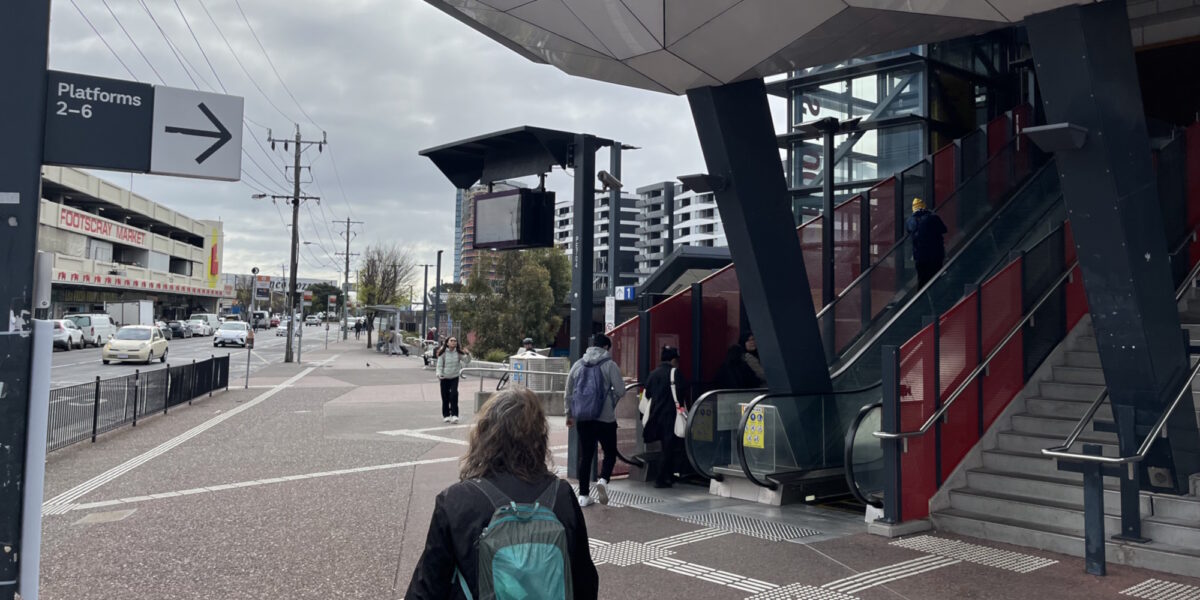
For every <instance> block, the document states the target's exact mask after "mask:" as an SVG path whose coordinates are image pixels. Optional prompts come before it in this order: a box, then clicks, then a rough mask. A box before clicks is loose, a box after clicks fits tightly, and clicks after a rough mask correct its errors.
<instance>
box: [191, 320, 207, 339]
mask: <svg viewBox="0 0 1200 600" xmlns="http://www.w3.org/2000/svg"><path fill="white" fill-rule="evenodd" d="M187 325H188V328H189V329H191V330H192V335H200V336H208V335H212V334H213V328H212V326H211V325H209V324H208V321H205V320H202V319H192V320H190V321H188V322H187Z"/></svg>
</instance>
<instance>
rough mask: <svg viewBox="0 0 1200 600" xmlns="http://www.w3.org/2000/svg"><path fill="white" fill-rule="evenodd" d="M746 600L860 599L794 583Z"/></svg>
mask: <svg viewBox="0 0 1200 600" xmlns="http://www.w3.org/2000/svg"><path fill="white" fill-rule="evenodd" d="M746 600H858V597H857V596H851V595H849V594H843V593H842V592H838V591H834V590H827V589H825V588H819V587H816V586H812V585H805V584H800V583H793V584H791V585H785V586H783V587H781V588H775V589H773V590H771V591H768V592H763V593H761V594H755V595H753V596H750V597H749V598H746Z"/></svg>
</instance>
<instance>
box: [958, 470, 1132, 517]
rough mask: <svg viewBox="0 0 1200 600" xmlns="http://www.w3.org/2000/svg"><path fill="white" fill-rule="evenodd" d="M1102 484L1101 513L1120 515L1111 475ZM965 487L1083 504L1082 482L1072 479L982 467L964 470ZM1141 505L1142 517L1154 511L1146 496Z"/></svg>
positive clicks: (1115, 487)
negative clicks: (965, 471) (1102, 507)
mask: <svg viewBox="0 0 1200 600" xmlns="http://www.w3.org/2000/svg"><path fill="white" fill-rule="evenodd" d="M1104 483H1105V486H1104V512H1105V513H1106V514H1110V515H1119V514H1121V494H1120V488H1119V484H1118V483H1117V481H1116V480H1115V479H1113V478H1105V480H1104ZM967 486H968V487H969V488H971V489H974V490H979V491H981V492H987V493H989V494H1008V495H1013V496H1022V497H1026V498H1032V499H1034V500H1037V499H1044V500H1049V501H1053V502H1062V503H1066V504H1074V505H1078V506H1083V482H1081V481H1079V480H1075V479H1065V478H1061V477H1047V476H1042V475H1030V474H1028V473H1010V472H1004V471H995V470H992V469H987V468H983V469H972V470H970V471H968V472H967ZM1141 504H1142V516H1150V515H1152V514H1154V513H1153V512H1152V511H1151V499H1150V496H1149V495H1143V496H1142V499H1141Z"/></svg>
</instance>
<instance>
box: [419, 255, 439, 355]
mask: <svg viewBox="0 0 1200 600" xmlns="http://www.w3.org/2000/svg"><path fill="white" fill-rule="evenodd" d="M421 266H422V267H425V285H423V286H421V339H425V336H427V335H429V308H428V307H427V306H426V305H425V299H426V298H428V297H429V267H432V266H433V265H421ZM433 341H435V342H436V341H437V340H433Z"/></svg>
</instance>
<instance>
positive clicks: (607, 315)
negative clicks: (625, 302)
mask: <svg viewBox="0 0 1200 600" xmlns="http://www.w3.org/2000/svg"><path fill="white" fill-rule="evenodd" d="M616 321H617V299H616V298H614V297H613V296H605V297H604V331H612V329H613V328H614V327H616V326H617V322H616Z"/></svg>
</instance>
